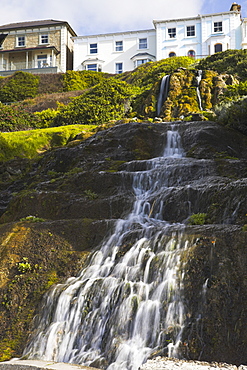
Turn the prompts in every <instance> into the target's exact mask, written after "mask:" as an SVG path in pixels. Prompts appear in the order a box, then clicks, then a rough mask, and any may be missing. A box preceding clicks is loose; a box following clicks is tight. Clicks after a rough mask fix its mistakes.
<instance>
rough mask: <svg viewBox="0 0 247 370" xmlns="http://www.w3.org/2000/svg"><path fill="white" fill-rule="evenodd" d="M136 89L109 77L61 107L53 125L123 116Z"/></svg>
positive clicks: (97, 123)
mask: <svg viewBox="0 0 247 370" xmlns="http://www.w3.org/2000/svg"><path fill="white" fill-rule="evenodd" d="M135 92H136V89H133V88H132V87H131V86H130V85H129V84H127V83H126V82H123V81H118V80H116V79H114V78H109V79H108V80H107V83H106V82H105V81H104V82H100V83H99V84H98V85H96V86H94V87H93V88H92V89H90V90H89V91H86V92H85V93H84V94H83V95H81V96H79V97H77V98H73V100H72V101H71V103H69V104H68V105H67V106H64V107H61V108H60V109H59V112H58V114H57V116H56V117H55V119H54V123H53V124H54V126H63V125H69V124H71V123H73V124H96V125H100V124H103V123H105V122H109V121H111V120H118V119H121V118H123V117H124V116H125V114H126V113H127V112H128V111H129V109H130V102H131V98H132V97H133V96H134V95H135Z"/></svg>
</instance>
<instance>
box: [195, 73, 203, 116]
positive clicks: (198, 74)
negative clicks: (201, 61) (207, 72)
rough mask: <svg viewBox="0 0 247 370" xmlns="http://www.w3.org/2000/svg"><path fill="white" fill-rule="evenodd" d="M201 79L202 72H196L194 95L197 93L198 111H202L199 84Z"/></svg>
mask: <svg viewBox="0 0 247 370" xmlns="http://www.w3.org/2000/svg"><path fill="white" fill-rule="evenodd" d="M201 79H202V70H198V71H197V76H196V80H197V86H196V93H197V98H198V105H199V108H200V110H202V109H203V108H202V99H201V93H200V82H201Z"/></svg>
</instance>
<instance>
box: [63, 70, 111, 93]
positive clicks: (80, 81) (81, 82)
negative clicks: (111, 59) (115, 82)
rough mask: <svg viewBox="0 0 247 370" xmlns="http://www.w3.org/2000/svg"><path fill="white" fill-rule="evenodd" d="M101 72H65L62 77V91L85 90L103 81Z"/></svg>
mask: <svg viewBox="0 0 247 370" xmlns="http://www.w3.org/2000/svg"><path fill="white" fill-rule="evenodd" d="M104 76H105V74H103V73H102V72H93V71H67V72H66V73H65V74H64V75H63V85H64V91H74V90H85V89H88V88H89V87H93V86H95V85H97V84H98V83H100V82H102V81H103V80H104V79H105V77H104Z"/></svg>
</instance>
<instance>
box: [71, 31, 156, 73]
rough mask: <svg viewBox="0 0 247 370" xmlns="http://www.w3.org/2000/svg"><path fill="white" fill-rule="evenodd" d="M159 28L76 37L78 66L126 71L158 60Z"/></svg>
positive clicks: (93, 69)
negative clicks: (157, 31) (156, 33)
mask: <svg viewBox="0 0 247 370" xmlns="http://www.w3.org/2000/svg"><path fill="white" fill-rule="evenodd" d="M155 39H156V36H155V30H154V29H151V30H143V31H133V32H118V33H109V34H105V35H93V36H78V37H74V38H73V40H74V70H76V71H81V70H91V71H103V72H108V73H122V72H124V71H130V70H132V69H134V68H136V67H138V66H139V65H140V64H142V63H146V62H150V61H155V60H156V57H155V55H156V43H155Z"/></svg>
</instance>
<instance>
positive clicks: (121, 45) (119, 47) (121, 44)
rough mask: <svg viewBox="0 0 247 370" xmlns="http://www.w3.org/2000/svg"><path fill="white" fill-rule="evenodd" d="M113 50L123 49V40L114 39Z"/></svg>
mask: <svg viewBox="0 0 247 370" xmlns="http://www.w3.org/2000/svg"><path fill="white" fill-rule="evenodd" d="M115 51H123V41H116V43H115Z"/></svg>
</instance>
